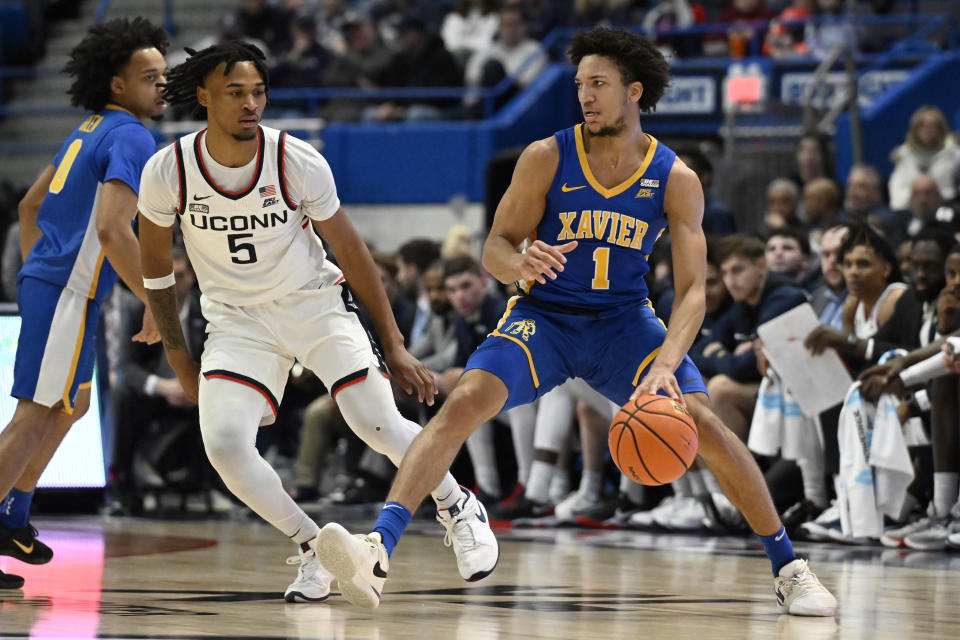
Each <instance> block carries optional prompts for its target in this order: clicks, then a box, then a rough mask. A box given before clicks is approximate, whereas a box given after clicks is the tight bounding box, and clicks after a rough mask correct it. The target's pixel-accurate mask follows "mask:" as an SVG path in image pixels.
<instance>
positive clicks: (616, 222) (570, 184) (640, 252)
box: [526, 125, 676, 308]
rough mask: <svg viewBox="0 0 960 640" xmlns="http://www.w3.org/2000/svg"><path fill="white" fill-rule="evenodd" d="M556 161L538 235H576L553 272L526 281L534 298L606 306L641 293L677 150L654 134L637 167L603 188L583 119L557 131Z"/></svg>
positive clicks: (552, 238)
mask: <svg viewBox="0 0 960 640" xmlns="http://www.w3.org/2000/svg"><path fill="white" fill-rule="evenodd" d="M555 137H556V139H557V145H558V147H559V150H560V164H559V166H558V167H557V171H556V174H555V175H554V177H553V184H551V185H550V190H549V191H548V192H547V204H546V208H545V209H544V212H543V218H542V219H541V220H540V223H539V224H538V225H537V229H536V237H535V239H538V240H542V241H543V242H546V243H547V244H551V245H557V244H564V243H566V242H569V241H571V240H576V241H577V243H578V244H577V248H576V249H574V250H573V251H571V252H570V253H568V254H566V258H567V262H566V264H565V265H564V269H563V271H562V272H560V273H558V274H557V278H556V279H555V280H547V282H546V284H540V283H538V282H532V281H531V282H532V284H531V283H527V288H526V292H527V294H528V295H530V296H531V297H532V298H534V299H536V300H542V301H544V302H555V303H559V304H563V305H567V306H576V307H590V308H610V307H614V306H619V305H622V304H625V303H629V302H637V301H639V300H643V299H644V298H646V297H647V296H648V295H649V293H648V291H647V285H646V283H645V282H644V276H645V275H646V274H647V272H648V271H649V270H650V267H649V265H648V264H647V258H648V256H649V255H650V252H651V251H652V250H653V243H654V242H656V240H657V238H658V237H660V234H661V233H662V232H663V230H664V228H665V227H666V224H667V220H666V217H665V216H664V213H663V197H664V191H665V190H666V187H667V178H668V176H669V175H670V169H671V168H672V167H673V162H674V159H675V158H676V154H675V153H674V152H673V151H672V150H671V149H670V148H668V147H667V146H665V145H663V144H660V143H658V142H657V140H656V139H655V138H654V137H653V136H648V137H649V138H650V148H649V150H648V151H647V155H646V157H645V158H644V160H643V163H642V164H641V165H640V167H639V168H638V169H637V170H636V171H635V172H634V174H633V175H632V176H630V177H629V178H627V179H626V180H625V181H624V182H622V183H621V184H619V185H617V186H615V187H611V188H606V187H604V186H603V185H601V184H600V183H599V182H598V181H597V179H596V178H595V177H594V175H593V172H592V171H591V170H590V165H589V164H588V162H587V155H586V151H585V150H584V146H583V129H582V125H576V126H574V127H571V128H569V129H564V130H562V131H558V132H557V133H556V134H555Z"/></svg>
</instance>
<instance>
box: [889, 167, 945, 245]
mask: <svg viewBox="0 0 960 640" xmlns="http://www.w3.org/2000/svg"><path fill="white" fill-rule="evenodd" d="M909 205H910V207H909V209H908V210H907V211H898V212H897V214H898V219H899V220H900V225H901V226H902V227H905V228H906V232H907V235H908V236H911V237H913V236H915V235H917V233H919V232H920V230H921V229H925V228H926V227H929V226H931V225H935V224H943V223H947V224H950V223H952V222H953V219H954V211H953V209H952V208H950V207H945V206H944V202H943V195H942V194H941V193H940V187H939V186H938V185H937V181H936V180H934V179H933V177H932V176H929V175H927V174H920V175H918V176H917V177H916V178H914V180H913V184H912V185H911V187H910V202H909Z"/></svg>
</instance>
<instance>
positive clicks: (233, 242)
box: [227, 233, 257, 264]
mask: <svg viewBox="0 0 960 640" xmlns="http://www.w3.org/2000/svg"><path fill="white" fill-rule="evenodd" d="M252 237H253V234H252V233H231V234H229V235H227V245H228V246H229V247H230V253H240V252H241V251H244V252H246V254H247V255H246V257H245V258H241V257H240V256H239V255H236V256H230V261H231V262H233V263H234V264H250V263H252V262H256V261H257V249H256V247H254V246H253V243H252V242H238V240H243V239H244V238H252Z"/></svg>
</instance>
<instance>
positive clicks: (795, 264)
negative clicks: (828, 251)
mask: <svg viewBox="0 0 960 640" xmlns="http://www.w3.org/2000/svg"><path fill="white" fill-rule="evenodd" d="M764 258H765V259H766V261H767V270H768V271H769V272H770V273H779V274H780V275H783V276H786V277H788V278H790V279H791V280H792V281H793V282H794V284H796V285H797V286H799V287H802V288H803V289H808V288H810V287H811V285H812V284H813V283H811V282H810V281H809V277H808V273H807V267H808V265H809V264H810V243H809V242H808V241H807V234H806V233H805V232H803V231H800V230H799V229H796V228H794V227H781V228H779V229H774V230H773V231H771V232H770V234H769V235H768V236H767V242H766V245H765V248H764Z"/></svg>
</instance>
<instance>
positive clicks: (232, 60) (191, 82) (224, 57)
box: [163, 40, 270, 119]
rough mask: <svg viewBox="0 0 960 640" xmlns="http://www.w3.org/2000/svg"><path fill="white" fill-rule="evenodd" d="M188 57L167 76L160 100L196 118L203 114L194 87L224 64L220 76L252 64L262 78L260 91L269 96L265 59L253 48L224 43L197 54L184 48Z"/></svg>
mask: <svg viewBox="0 0 960 640" xmlns="http://www.w3.org/2000/svg"><path fill="white" fill-rule="evenodd" d="M184 50H185V51H186V52H187V53H189V54H190V57H189V58H187V59H186V60H185V61H184V62H182V63H181V64H178V65H177V66H175V67H174V68H173V69H171V70H170V71H169V72H168V73H167V85H166V87H165V88H164V90H163V99H164V100H166V101H167V102H168V103H170V104H172V105H176V104H182V105H187V106H190V107H192V108H193V111H194V113H195V114H196V115H197V117H199V118H201V119H203V118H206V117H207V110H206V108H205V107H202V106H201V105H200V103H199V102H197V87H202V86H203V80H204V78H206V77H207V74H209V73H210V72H211V71H213V70H214V69H216V68H217V65H219V64H220V63H226V66H225V67H224V69H223V74H224V75H227V74H229V73H230V70H231V69H233V65H235V64H236V63H238V62H252V63H253V65H254V66H255V67H256V68H257V71H258V72H260V77H261V78H263V83H264V91H265V92H266V93H267V95H268V96H269V93H270V77H269V75H268V74H267V63H266V56H264V55H263V51H261V50H260V49H259V48H258V47H257V46H256V45H253V44H250V43H249V42H243V41H242V40H228V41H226V42H221V43H220V44H215V45H213V46H210V47H207V48H206V49H202V50H200V51H195V50H193V49H189V48H184Z"/></svg>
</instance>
